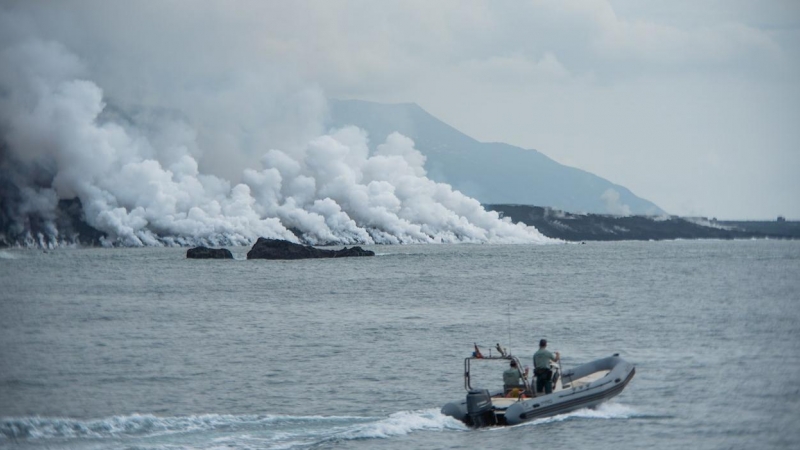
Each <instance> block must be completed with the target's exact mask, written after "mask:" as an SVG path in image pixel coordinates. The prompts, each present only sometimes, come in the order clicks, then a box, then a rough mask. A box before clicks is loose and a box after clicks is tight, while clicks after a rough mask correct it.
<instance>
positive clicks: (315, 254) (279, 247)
mask: <svg viewBox="0 0 800 450" xmlns="http://www.w3.org/2000/svg"><path fill="white" fill-rule="evenodd" d="M351 256H375V252H373V251H370V250H364V249H363V248H361V247H351V248H347V247H345V248H343V249H341V250H324V249H319V248H315V247H311V246H310V245H300V244H294V243H292V242H289V241H283V240H279V239H266V238H258V241H256V243H255V244H254V245H253V248H251V249H250V251H249V252H247V259H309V258H344V257H351Z"/></svg>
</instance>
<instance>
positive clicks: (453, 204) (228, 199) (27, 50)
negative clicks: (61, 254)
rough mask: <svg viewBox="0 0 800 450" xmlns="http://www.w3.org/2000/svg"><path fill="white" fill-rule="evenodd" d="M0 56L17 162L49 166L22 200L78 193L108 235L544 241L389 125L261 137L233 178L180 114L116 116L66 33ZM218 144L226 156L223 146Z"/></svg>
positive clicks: (33, 207) (175, 239)
mask: <svg viewBox="0 0 800 450" xmlns="http://www.w3.org/2000/svg"><path fill="white" fill-rule="evenodd" d="M0 67H2V69H0V89H2V93H3V95H0V132H2V145H3V146H4V147H5V148H6V149H7V150H8V151H9V156H8V158H9V159H10V160H11V162H12V163H13V164H14V165H16V166H17V167H18V169H19V173H25V171H26V170H31V169H32V168H36V169H37V171H39V172H41V171H45V172H47V173H49V174H50V176H51V179H50V180H49V186H41V184H42V183H41V180H39V181H37V182H34V180H33V179H32V178H30V179H28V180H27V181H26V182H24V183H22V185H21V186H20V190H21V192H22V193H23V195H22V197H23V200H22V201H23V205H22V207H21V211H19V213H25V212H26V211H36V212H38V213H39V214H40V215H41V216H43V217H48V215H50V216H52V215H53V214H52V212H53V210H54V209H55V208H56V205H57V198H61V199H69V198H75V197H77V198H79V199H80V200H81V203H82V204H83V208H84V212H85V217H86V221H87V223H88V224H90V225H91V226H93V227H95V228H97V229H98V230H100V231H102V232H104V233H106V234H107V235H108V236H109V239H108V241H107V243H108V244H112V245H117V244H119V245H131V246H139V245H164V244H194V243H210V244H241V245H244V244H248V243H251V242H253V241H254V240H255V239H257V238H258V237H260V236H263V237H268V238H279V239H287V240H291V241H298V240H302V241H304V242H308V243H312V244H345V243H346V244H353V243H364V244H371V243H387V244H396V243H435V242H497V243H530V242H546V241H548V239H547V238H545V237H544V236H542V235H541V234H540V233H539V232H538V231H537V230H536V229H535V228H532V227H527V226H525V225H522V224H513V223H511V221H510V220H509V219H500V218H499V217H498V214H497V213H495V212H487V211H485V210H484V209H483V208H482V207H481V205H480V204H479V203H478V202H477V201H476V200H474V199H471V198H469V197H466V196H464V195H463V194H461V193H460V192H458V191H454V190H453V189H452V188H451V187H450V186H449V185H446V184H442V183H436V182H433V181H431V180H430V179H428V178H427V177H426V176H425V175H426V174H425V170H424V162H425V157H424V156H423V155H422V154H421V153H420V152H419V151H417V150H416V149H415V148H414V143H413V142H412V141H411V140H410V139H408V138H406V137H404V136H401V135H399V134H397V133H395V134H392V135H390V136H389V137H388V138H387V140H386V142H385V143H382V144H380V145H378V146H377V148H376V149H375V151H374V152H373V153H372V154H370V149H369V145H368V140H367V136H366V134H365V133H364V132H363V131H361V130H359V129H357V128H355V127H348V128H344V129H340V130H333V131H331V132H330V133H329V134H327V135H323V136H320V137H317V138H315V139H313V140H311V141H310V142H308V144H307V145H305V146H304V147H301V148H300V149H299V150H298V149H295V150H294V151H292V152H291V153H292V154H291V155H290V154H289V153H286V152H282V151H280V150H269V151H267V152H266V153H265V154H264V156H263V157H262V158H261V164H262V167H261V168H260V169H246V170H244V172H243V174H242V176H241V179H242V182H241V183H239V184H235V185H233V184H232V183H231V182H229V181H227V180H225V179H223V178H221V177H218V176H215V175H208V174H203V173H201V172H200V170H199V169H198V161H197V159H196V157H195V156H194V154H196V153H198V152H199V151H200V150H201V149H200V145H199V144H198V141H197V139H196V133H195V132H194V130H193V128H192V126H190V125H189V124H187V123H186V122H185V121H182V120H178V119H175V118H163V120H160V121H157V123H156V124H155V125H153V124H152V123H151V124H150V125H149V126H144V125H137V123H138V122H137V118H136V115H133V116H129V118H128V120H121V119H119V118H118V117H116V116H115V114H113V113H111V112H109V111H105V110H106V105H105V103H104V98H103V91H102V89H101V88H100V87H99V86H98V85H97V84H96V83H94V82H92V81H89V80H88V76H89V74H88V73H87V70H86V68H85V67H84V65H83V64H82V63H81V61H80V60H79V58H78V57H77V56H75V55H73V54H72V53H71V52H69V51H68V50H67V49H66V48H65V47H64V46H62V45H60V44H58V43H54V42H43V41H40V40H36V39H27V40H25V41H23V42H18V43H15V44H12V45H8V46H5V47H3V48H2V49H1V50H0ZM254 101H255V100H254ZM150 120H152V118H151V119H150ZM216 150H217V151H218V152H219V151H220V150H221V154H220V155H218V158H224V156H222V155H224V150H225V149H224V148H223V149H216ZM22 178H24V176H23V177H22ZM50 232H51V233H54V234H57V233H58V231H57V230H55V229H53V230H51V231H50Z"/></svg>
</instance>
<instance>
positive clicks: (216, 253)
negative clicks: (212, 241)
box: [186, 247, 233, 259]
mask: <svg viewBox="0 0 800 450" xmlns="http://www.w3.org/2000/svg"><path fill="white" fill-rule="evenodd" d="M186 257H187V258H191V259H233V255H232V254H231V251H230V250H228V249H227V248H208V247H195V248H190V249H189V250H188V251H187V252H186Z"/></svg>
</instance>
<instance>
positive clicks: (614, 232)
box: [483, 204, 800, 241]
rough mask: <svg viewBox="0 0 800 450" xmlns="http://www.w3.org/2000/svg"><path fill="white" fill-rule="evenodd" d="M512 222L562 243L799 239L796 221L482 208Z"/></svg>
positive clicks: (527, 207) (499, 206) (526, 207)
mask: <svg viewBox="0 0 800 450" xmlns="http://www.w3.org/2000/svg"><path fill="white" fill-rule="evenodd" d="M483 206H484V208H486V210H487V211H497V212H500V213H502V216H503V217H510V218H511V220H513V221H514V222H523V223H525V224H526V225H531V226H534V227H536V228H537V229H538V230H539V232H540V233H542V234H544V235H545V236H547V237H550V238H555V239H562V240H565V241H660V240H672V239H800V222H797V221H717V220H713V219H712V220H708V219H704V218H698V219H693V218H684V217H678V216H663V217H656V216H611V215H602V214H573V213H568V212H564V211H559V210H556V209H551V208H545V207H541V206H530V205H506V204H493V205H483Z"/></svg>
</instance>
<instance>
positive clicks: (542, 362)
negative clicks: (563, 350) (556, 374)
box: [533, 339, 561, 394]
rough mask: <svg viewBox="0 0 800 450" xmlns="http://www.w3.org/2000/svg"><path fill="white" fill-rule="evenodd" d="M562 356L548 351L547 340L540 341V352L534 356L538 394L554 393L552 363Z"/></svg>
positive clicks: (534, 371)
mask: <svg viewBox="0 0 800 450" xmlns="http://www.w3.org/2000/svg"><path fill="white" fill-rule="evenodd" d="M560 359H561V355H560V354H559V353H558V352H556V354H555V355H553V353H551V352H550V351H549V350H547V340H546V339H542V340H541V341H539V350H537V351H536V353H534V354H533V374H534V375H536V393H537V394H541V393H542V391H544V392H545V393H547V394H552V393H553V383H552V381H553V371H552V370H550V362H551V361H552V362H557V361H558V360H560Z"/></svg>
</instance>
